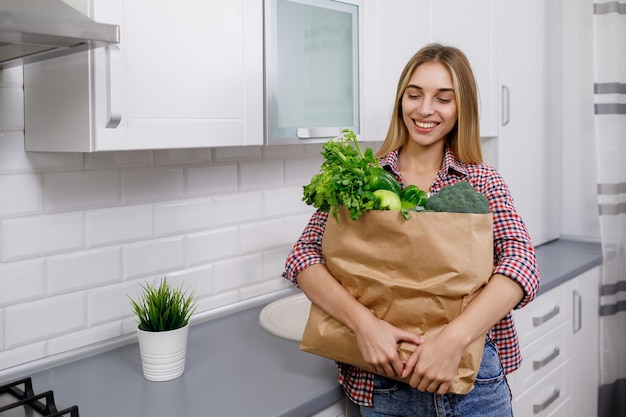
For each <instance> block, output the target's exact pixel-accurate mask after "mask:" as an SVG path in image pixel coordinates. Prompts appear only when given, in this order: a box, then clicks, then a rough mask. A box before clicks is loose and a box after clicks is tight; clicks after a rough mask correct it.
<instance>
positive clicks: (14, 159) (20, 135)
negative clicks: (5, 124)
mask: <svg viewBox="0 0 626 417" xmlns="http://www.w3.org/2000/svg"><path fill="white" fill-rule="evenodd" d="M0 112H1V110H0ZM1 133H2V135H3V136H0V174H14V173H29V172H54V171H74V170H80V169H82V168H83V154H80V153H63V152H54V153H49V152H28V153H26V152H24V131H23V130H19V131H15V132H8V131H6V132H1Z"/></svg>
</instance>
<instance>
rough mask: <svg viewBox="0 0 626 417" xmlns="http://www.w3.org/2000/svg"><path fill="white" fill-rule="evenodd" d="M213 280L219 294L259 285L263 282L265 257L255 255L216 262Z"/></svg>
mask: <svg viewBox="0 0 626 417" xmlns="http://www.w3.org/2000/svg"><path fill="white" fill-rule="evenodd" d="M213 279H214V285H215V292H216V293H217V294H219V293H222V292H227V291H230V290H234V289H237V288H241V287H245V286H247V285H251V284H254V283H258V282H260V281H262V280H263V257H262V255H261V254H255V255H249V256H242V257H239V258H233V259H228V260H225V261H220V262H216V263H215V265H214V269H213Z"/></svg>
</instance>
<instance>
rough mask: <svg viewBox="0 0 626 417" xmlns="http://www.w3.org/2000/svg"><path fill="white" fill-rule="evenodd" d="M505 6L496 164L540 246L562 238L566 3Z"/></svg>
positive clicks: (502, 12) (502, 6) (543, 1)
mask: <svg viewBox="0 0 626 417" xmlns="http://www.w3.org/2000/svg"><path fill="white" fill-rule="evenodd" d="M499 3H500V4H499V7H500V19H499V20H500V23H499V24H500V36H499V38H500V48H499V61H500V65H499V77H500V82H501V84H502V87H501V93H502V106H501V107H502V109H501V126H500V127H499V136H498V139H497V148H498V149H497V161H496V162H495V165H496V166H497V168H498V170H499V171H500V172H501V173H502V175H503V177H504V179H505V181H506V182H507V184H508V186H509V188H510V191H511V194H512V196H513V198H514V200H515V205H516V207H517V209H518V211H519V213H520V214H521V216H522V218H523V219H524V222H525V223H526V225H527V227H528V229H529V232H530V235H531V237H532V239H533V243H534V244H535V245H539V244H541V243H544V242H547V241H549V240H552V239H555V238H557V237H558V236H559V234H560V226H559V225H560V219H559V212H560V204H559V202H560V195H559V193H558V192H557V191H558V190H560V180H559V178H560V163H559V160H560V156H559V155H560V137H561V132H560V117H561V114H560V107H559V106H560V69H561V67H560V52H559V45H560V37H561V31H560V1H557V0H547V1H546V0H529V1H524V2H521V1H505V2H499ZM531 28H532V29H531ZM492 163H493V161H492Z"/></svg>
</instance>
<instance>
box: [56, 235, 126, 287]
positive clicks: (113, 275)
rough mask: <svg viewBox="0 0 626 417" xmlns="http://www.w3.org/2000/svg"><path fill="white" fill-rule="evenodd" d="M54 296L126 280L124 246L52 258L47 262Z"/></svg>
mask: <svg viewBox="0 0 626 417" xmlns="http://www.w3.org/2000/svg"><path fill="white" fill-rule="evenodd" d="M46 272H47V277H48V289H49V291H50V294H53V295H55V294H61V293H65V292H69V291H72V290H73V291H76V290H79V289H85V288H91V287H98V286H101V285H104V284H109V283H114V282H120V281H122V247H121V246H113V247H107V248H101V249H92V250H86V251H79V252H72V253H68V254H63V255H57V256H50V257H48V260H47V261H46Z"/></svg>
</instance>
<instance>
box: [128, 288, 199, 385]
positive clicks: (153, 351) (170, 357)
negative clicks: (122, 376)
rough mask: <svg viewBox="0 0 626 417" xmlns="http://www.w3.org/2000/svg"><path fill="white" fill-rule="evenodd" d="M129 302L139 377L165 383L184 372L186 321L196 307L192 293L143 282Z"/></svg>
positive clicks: (187, 334)
mask: <svg viewBox="0 0 626 417" xmlns="http://www.w3.org/2000/svg"><path fill="white" fill-rule="evenodd" d="M141 287H142V289H143V291H142V292H141V293H140V294H139V296H138V297H137V299H133V298H131V297H129V298H130V301H131V304H132V307H133V311H134V313H135V319H136V321H137V336H138V338H139V351H140V353H141V364H142V368H143V375H144V378H146V379H147V380H148V381H169V380H172V379H175V378H178V377H179V376H181V375H182V374H183V373H184V371H185V358H186V354H187V339H188V336H189V319H190V318H191V315H192V314H193V313H194V311H195V310H196V307H197V300H196V298H195V296H194V293H193V291H192V292H191V293H188V291H187V290H183V287H182V285H181V286H180V287H172V286H171V285H170V284H169V283H168V282H167V279H166V278H165V277H164V278H163V279H162V280H161V282H160V283H159V285H157V286H154V285H152V284H149V283H146V284H145V285H141Z"/></svg>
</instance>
